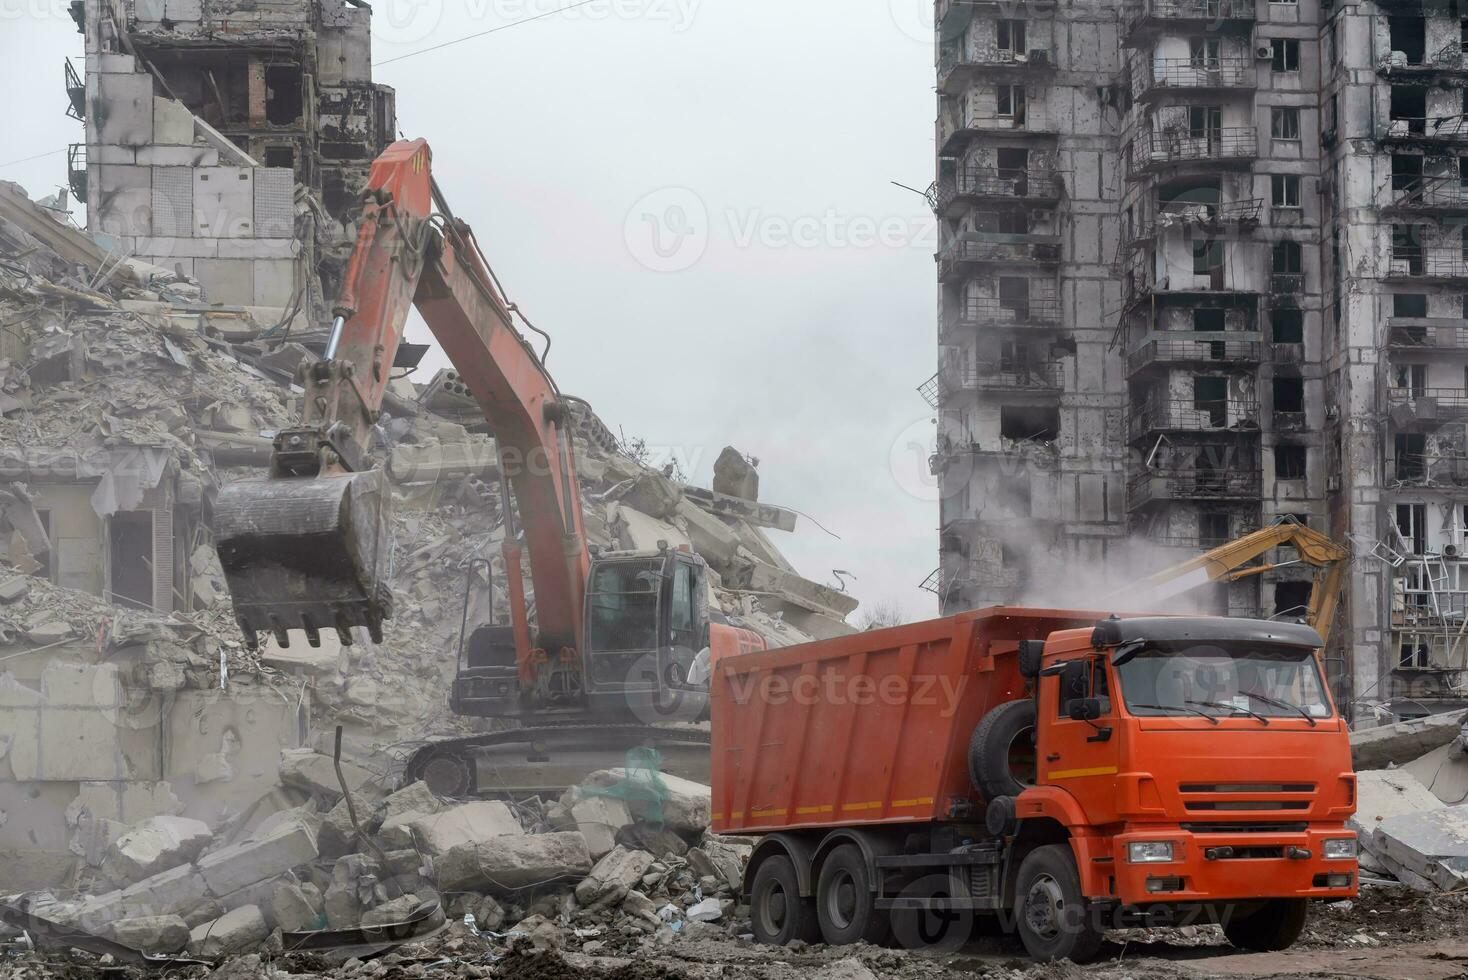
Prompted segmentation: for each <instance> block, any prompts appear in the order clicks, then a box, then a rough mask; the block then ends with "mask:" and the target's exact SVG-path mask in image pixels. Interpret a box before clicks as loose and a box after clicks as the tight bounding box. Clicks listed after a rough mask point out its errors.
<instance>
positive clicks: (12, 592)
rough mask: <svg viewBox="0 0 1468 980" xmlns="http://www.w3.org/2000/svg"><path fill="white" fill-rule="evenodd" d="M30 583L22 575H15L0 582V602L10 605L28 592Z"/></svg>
mask: <svg viewBox="0 0 1468 980" xmlns="http://www.w3.org/2000/svg"><path fill="white" fill-rule="evenodd" d="M30 591H31V583H30V582H29V581H27V580H26V578H25V576H23V575H15V576H12V577H11V578H8V579H5V580H4V581H3V582H0V603H3V604H4V605H7V606H8V605H11V604H12V603H16V602H19V601H20V600H22V599H24V598H25V597H26V596H27V595H29V594H30Z"/></svg>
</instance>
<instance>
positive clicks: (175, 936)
mask: <svg viewBox="0 0 1468 980" xmlns="http://www.w3.org/2000/svg"><path fill="white" fill-rule="evenodd" d="M108 932H109V935H111V936H112V938H113V939H115V940H117V941H118V942H120V943H122V944H123V945H124V946H127V947H130V948H132V949H140V950H143V951H144V952H148V953H177V952H180V951H182V950H183V948H184V947H185V946H187V945H188V944H189V927H188V926H187V925H185V924H184V920H183V919H182V918H181V917H179V916H177V915H146V916H139V917H137V918H133V919H123V920H121V921H119V922H114V923H112V928H111V929H110V930H109V931H108Z"/></svg>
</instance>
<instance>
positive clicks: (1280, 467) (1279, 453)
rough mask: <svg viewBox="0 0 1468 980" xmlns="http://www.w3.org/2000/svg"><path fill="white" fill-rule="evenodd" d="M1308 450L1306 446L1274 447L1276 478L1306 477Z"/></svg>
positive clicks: (1299, 478) (1292, 478) (1293, 478)
mask: <svg viewBox="0 0 1468 980" xmlns="http://www.w3.org/2000/svg"><path fill="white" fill-rule="evenodd" d="M1306 459H1307V450H1306V448H1305V447H1304V446H1291V445H1281V446H1275V447H1274V478H1275V479H1276V480H1303V479H1305V463H1306Z"/></svg>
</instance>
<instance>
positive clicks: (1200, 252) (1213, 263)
mask: <svg viewBox="0 0 1468 980" xmlns="http://www.w3.org/2000/svg"><path fill="white" fill-rule="evenodd" d="M1222 266H1223V242H1221V241H1219V240H1218V239H1216V238H1201V239H1195V240H1194V241H1193V275H1195V276H1206V275H1210V274H1211V273H1212V272H1213V270H1214V269H1218V268H1222Z"/></svg>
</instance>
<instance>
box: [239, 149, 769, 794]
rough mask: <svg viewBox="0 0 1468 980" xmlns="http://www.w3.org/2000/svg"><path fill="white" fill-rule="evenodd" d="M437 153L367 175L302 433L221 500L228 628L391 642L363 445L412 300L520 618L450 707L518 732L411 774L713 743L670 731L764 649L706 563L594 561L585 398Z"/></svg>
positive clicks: (467, 781)
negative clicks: (448, 186)
mask: <svg viewBox="0 0 1468 980" xmlns="http://www.w3.org/2000/svg"><path fill="white" fill-rule="evenodd" d="M431 161H432V156H431V153H430V150H429V147H428V144H427V143H426V142H425V141H423V140H411V141H400V142H397V143H394V144H393V145H392V146H390V147H388V149H387V150H386V151H384V152H383V154H382V155H381V156H380V157H378V159H377V160H376V161H375V162H374V163H373V165H372V169H371V172H370V174H369V177H368V183H367V189H366V191H365V192H364V193H363V197H362V210H361V221H360V226H359V231H358V235H357V242H356V246H355V249H354V251H353V252H352V256H351V259H350V261H349V263H348V266H347V271H346V275H345V278H344V282H343V286H342V289H341V293H340V297H339V299H338V301H337V303H336V306H335V309H334V311H333V312H334V313H335V321H334V323H333V326H332V331H331V336H330V340H329V341H328V344H327V348H326V352H325V356H324V358H323V359H322V360H320V361H318V362H315V363H312V364H309V365H308V366H307V367H306V368H305V376H304V379H303V382H302V383H303V385H304V388H305V394H304V397H303V398H302V411H301V417H300V420H299V424H297V425H295V426H294V427H292V428H290V429H287V430H283V431H281V432H280V433H279V434H278V435H277V436H276V438H275V441H274V449H273V452H272V461H271V467H270V473H269V475H268V476H266V477H262V478H257V479H250V480H243V481H240V482H237V483H233V484H231V485H229V486H226V487H224V488H223V489H222V490H221V491H220V493H219V497H218V500H217V502H216V505H215V515H216V520H215V537H216V545H217V548H218V551H219V556H220V560H221V563H222V564H223V567H224V572H225V576H226V578H227V580H228V582H229V587H230V593H231V597H232V599H233V602H234V612H235V618H236V620H237V621H238V623H239V626H240V628H241V630H242V631H243V632H244V635H245V638H246V640H247V642H249V643H250V644H251V645H254V644H255V643H256V642H257V639H258V636H259V634H260V633H262V632H268V633H271V634H273V635H274V637H275V639H276V641H277V642H278V643H279V644H281V645H288V644H289V642H290V631H291V630H297V629H299V630H302V631H304V633H305V636H306V639H307V642H308V643H310V644H311V645H313V646H314V645H317V644H319V643H320V633H321V631H322V630H335V631H336V632H337V634H338V635H339V636H340V638H341V641H342V642H343V643H344V644H349V643H351V642H352V638H353V630H354V628H358V627H363V628H365V629H366V631H367V633H368V634H369V635H370V636H371V638H372V640H373V642H376V643H380V642H382V639H383V622H384V620H386V619H388V618H389V617H391V615H392V593H391V590H390V587H389V583H388V578H389V573H390V562H391V547H392V545H391V534H390V529H391V522H390V512H389V509H390V505H391V500H392V494H391V491H390V489H389V486H388V484H387V480H386V477H385V476H384V472H383V467H382V466H381V465H380V461H378V460H377V459H375V458H374V457H373V455H372V452H371V440H372V433H373V427H374V426H375V425H376V423H377V421H378V418H379V415H380V411H381V406H382V401H383V395H384V392H385V391H386V388H387V384H388V380H389V378H388V375H389V371H390V369H391V368H392V366H393V362H394V356H395V354H396V352H397V349H398V344H399V342H400V341H401V340H402V336H403V329H404V325H405V323H406V321H407V317H408V311H409V307H410V306H416V307H417V309H418V311H419V313H420V314H422V316H423V319H424V320H425V321H426V322H427V324H428V327H429V328H430V330H432V332H433V335H434V337H435V338H436V339H437V340H438V342H439V344H440V345H441V346H442V347H443V350H444V352H445V353H446V354H447V356H448V358H449V360H450V362H451V363H452V364H453V366H454V368H455V369H456V370H457V371H458V373H459V374H460V376H461V377H462V379H463V383H464V384H465V385H466V386H467V387H468V388H469V390H470V392H471V393H472V394H473V396H474V399H475V401H476V402H477V403H478V404H479V407H480V408H481V409H482V411H483V412H484V417H485V419H486V421H487V422H488V424H489V428H490V430H491V431H492V433H493V434H494V438H495V445H496V448H497V452H498V456H499V470H500V476H501V493H502V501H503V504H502V507H501V511H502V514H503V517H504V521H505V536H504V544H503V555H504V567H505V575H506V579H507V581H506V583H505V584H506V592H507V593H508V596H509V605H510V625H509V626H488V627H481V628H480V629H478V630H476V631H474V632H473V634H472V635H471V636H470V637H468V638H464V637H461V639H460V652H459V665H458V673H457V676H456V678H455V681H454V685H453V692H452V695H451V698H450V704H451V707H452V710H453V711H454V712H455V713H456V714H460V715H467V716H474V717H497V718H503V717H515V718H521V719H524V720H525V725H524V726H522V727H520V728H517V729H516V730H515V731H514V732H511V733H496V735H494V736H479V737H476V738H471V739H457V740H453V741H451V742H435V743H433V744H431V745H429V746H426V747H425V748H424V749H423V750H420V751H419V752H418V753H417V754H416V755H415V756H414V757H413V759H411V760H410V761H409V765H408V777H409V778H410V779H411V778H415V777H416V778H429V780H430V784H431V785H433V786H434V788H435V789H438V790H440V791H442V792H450V793H460V794H463V795H469V794H470V793H472V792H473V791H474V789H475V782H476V776H475V771H474V770H475V765H474V762H473V760H472V758H471V757H472V755H473V753H474V752H475V751H476V750H478V749H481V748H485V747H488V746H491V745H494V744H497V741H496V740H497V739H498V741H499V742H505V741H514V740H518V741H521V742H531V743H534V744H539V742H537V739H540V740H544V739H545V738H548V737H550V734H551V733H554V732H558V733H561V734H567V733H571V734H573V735H574V737H576V738H579V739H581V741H582V744H583V745H592V744H597V745H601V746H602V747H610V745H611V744H612V743H615V744H618V745H620V744H627V745H629V746H630V745H635V744H643V743H649V742H650V743H652V744H656V743H658V742H659V741H660V740H666V739H669V738H672V739H675V740H681V741H684V742H696V743H700V744H701V745H702V746H706V744H707V734H706V732H704V731H701V730H697V729H693V728H691V726H683V727H684V728H689V729H690V730H687V731H683V730H680V729H678V728H676V727H675V728H672V729H670V728H668V727H667V726H659V725H658V723H660V722H665V721H669V720H672V721H679V720H682V721H687V720H692V719H695V718H697V717H698V716H699V715H700V714H701V713H702V709H703V708H704V707H705V706H706V704H707V694H706V691H707V674H708V669H709V667H708V665H709V663H710V662H711V661H712V660H716V659H719V658H721V657H723V656H726V655H731V654H739V653H744V652H748V651H751V650H758V649H763V648H764V642H763V640H762V639H761V638H760V637H759V635H758V634H756V633H754V632H752V631H749V630H745V629H742V628H739V627H737V626H735V625H733V624H730V623H728V622H727V621H724V619H723V617H722V616H721V615H720V614H719V613H718V612H717V611H712V612H711V610H710V603H709V596H710V590H709V586H708V568H707V566H706V565H705V564H704V562H703V560H702V559H701V558H700V557H699V556H698V555H696V554H694V553H692V552H689V551H686V550H681V549H677V548H667V547H662V548H660V549H659V550H657V551H654V552H602V553H597V554H593V552H592V551H591V550H590V549H589V548H588V545H587V541H586V531H585V528H584V526H583V521H582V512H581V494H580V489H579V487H578V485H577V480H576V457H575V452H574V450H573V445H572V440H571V432H570V426H571V422H572V419H571V413H572V408H571V406H572V403H573V402H575V401H576V400H575V399H573V398H572V397H570V396H568V395H564V394H562V393H561V391H560V389H559V388H558V387H557V386H556V383H555V381H554V380H552V378H551V376H550V375H549V373H547V371H546V368H545V364H544V360H543V357H542V356H541V355H538V354H537V353H536V352H535V350H534V349H533V348H532V346H531V344H530V343H529V342H528V341H527V340H526V338H525V337H524V336H522V334H521V333H520V332H519V330H517V329H516V327H515V313H516V312H517V311H516V309H515V307H514V306H513V305H512V304H510V303H509V302H508V301H507V299H506V297H505V294H504V291H503V290H502V289H501V288H500V286H499V283H498V280H497V279H496V277H495V275H494V273H493V271H492V270H491V268H490V266H489V263H488V262H487V261H486V259H485V258H484V255H483V253H482V252H481V251H480V249H479V246H478V244H477V242H476V241H475V239H474V234H473V232H472V231H471V230H470V228H469V226H468V225H467V224H465V223H464V222H462V221H460V220H458V219H457V218H455V217H454V215H453V212H452V211H451V210H450V209H449V207H448V205H447V203H446V202H445V200H444V197H443V195H442V193H441V192H440V190H439V188H438V186H437V183H436V182H435V181H434V179H433V177H432V166H431ZM527 325H528V321H527ZM531 329H534V328H533V327H532V328H531ZM537 332H538V331H537ZM546 342H547V345H548V344H549V338H548V337H547V338H546ZM516 515H518V523H517V522H516V520H515V518H516ZM522 555H525V556H528V559H529V565H530V575H531V580H532V585H533V588H534V622H533V623H532V621H531V612H530V600H529V598H528V597H527V593H526V587H525V582H524V581H523V578H522V573H521V559H522ZM526 726H536V727H526ZM609 740H610V741H609ZM704 751H705V752H706V749H705V750H704ZM560 785H562V786H564V785H566V783H565V782H562V783H561V784H560Z"/></svg>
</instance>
